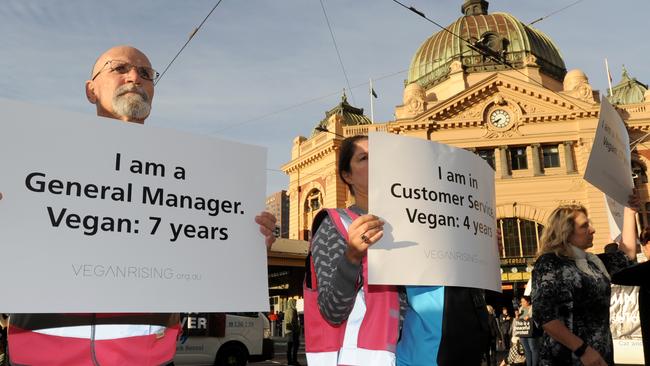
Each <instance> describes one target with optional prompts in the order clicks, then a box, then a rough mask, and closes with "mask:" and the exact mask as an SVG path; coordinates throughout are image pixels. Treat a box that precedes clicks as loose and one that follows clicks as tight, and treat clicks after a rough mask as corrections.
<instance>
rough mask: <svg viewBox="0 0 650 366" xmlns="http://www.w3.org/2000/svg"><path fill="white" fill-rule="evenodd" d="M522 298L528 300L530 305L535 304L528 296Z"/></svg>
mask: <svg viewBox="0 0 650 366" xmlns="http://www.w3.org/2000/svg"><path fill="white" fill-rule="evenodd" d="M522 298H523V299H524V300H526V302H527V303H528V305H530V304H532V303H533V302H532V301H531V299H530V296H528V295H524V296H522Z"/></svg>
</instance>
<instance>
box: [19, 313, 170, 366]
mask: <svg viewBox="0 0 650 366" xmlns="http://www.w3.org/2000/svg"><path fill="white" fill-rule="evenodd" d="M30 316H32V317H33V319H30V318H29V317H30ZM165 316H167V317H169V318H170V319H172V317H173V316H170V314H30V315H23V314H15V316H14V315H12V316H11V317H10V320H9V321H10V324H9V331H8V333H9V334H8V340H9V357H10V362H11V364H12V365H15V366H22V365H39V366H40V365H44V366H94V365H96V364H95V362H94V360H96V361H97V363H98V364H99V365H124V366H159V365H166V364H168V363H170V362H172V361H173V359H174V354H175V353H176V339H177V338H178V334H179V331H180V324H178V325H171V324H166V325H162V323H165V321H164V319H163V318H164V317H165ZM12 317H13V318H18V319H16V320H18V322H17V324H12V323H11V322H12ZM21 317H24V318H25V319H24V320H23V319H21ZM152 318H160V321H158V323H161V324H158V325H153V324H149V323H148V322H151V321H152ZM62 320H63V322H62V323H60V324H57V323H58V322H61V321H62ZM113 322H114V323H113ZM58 325H60V326H58Z"/></svg>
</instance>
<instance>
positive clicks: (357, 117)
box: [311, 93, 372, 137]
mask: <svg viewBox="0 0 650 366" xmlns="http://www.w3.org/2000/svg"><path fill="white" fill-rule="evenodd" d="M332 115H339V116H341V124H342V125H343V126H357V125H370V124H372V121H370V118H368V117H366V116H365V115H364V114H363V108H356V107H353V106H351V105H350V104H349V103H348V97H347V96H346V95H345V93H343V96H342V97H341V103H339V104H338V105H336V107H334V108H332V109H330V110H329V111H327V112H325V118H324V119H323V120H322V121H320V122H319V123H318V125H316V127H315V128H314V131H312V134H311V136H312V137H314V136H315V135H316V134H318V133H319V132H322V131H323V130H327V124H328V121H329V119H330V117H331V116H332Z"/></svg>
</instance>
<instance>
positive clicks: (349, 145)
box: [338, 135, 368, 196]
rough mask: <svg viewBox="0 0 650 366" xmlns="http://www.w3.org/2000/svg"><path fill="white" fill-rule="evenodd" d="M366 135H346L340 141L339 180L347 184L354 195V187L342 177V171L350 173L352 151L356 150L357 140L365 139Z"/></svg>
mask: <svg viewBox="0 0 650 366" xmlns="http://www.w3.org/2000/svg"><path fill="white" fill-rule="evenodd" d="M367 138H368V136H364V135H355V136H352V137H348V138H346V139H344V140H343V142H341V155H339V167H338V172H339V177H340V178H341V180H342V181H343V182H344V183H345V184H346V185H347V186H348V188H349V189H350V193H352V195H353V196H354V188H352V186H351V185H350V184H348V182H346V181H345V179H344V178H343V173H344V172H345V173H350V162H351V161H352V157H353V156H354V152H355V151H356V150H357V141H359V140H365V139H367Z"/></svg>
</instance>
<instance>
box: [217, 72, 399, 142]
mask: <svg viewBox="0 0 650 366" xmlns="http://www.w3.org/2000/svg"><path fill="white" fill-rule="evenodd" d="M407 71H408V69H406V70H401V71H397V72H393V73H390V74H387V75H383V76H380V77H378V78H375V79H373V80H374V81H377V80H383V79H387V78H390V77H393V76H396V75H399V74H403V73H405V72H407ZM366 85H369V82H367V81H366V82H364V83H360V84H356V85H353V86H352V87H351V89H356V88H360V87H362V86H366ZM339 93H341V91H340V90H339V91H335V92H331V93H329V94H326V95H322V96H320V97H315V98H311V99H308V100H305V101H303V102H300V103H297V104H293V105H290V106H288V107H285V108H282V109H278V110H276V111H273V112H269V113H266V114H263V115H261V116H257V117H253V118H251V119H247V120H244V121H241V122H237V123H233V124H231V125H228V126H225V127H223V128H221V129H218V130H216V131H214V132H212V133H210V134H211V135H212V134H217V133H220V132H223V131H225V130H229V129H231V128H235V127H239V126H242V125H245V124H249V123H252V122H256V121H259V120H261V119H264V118H266V117H270V116H273V115H276V114H280V113H282V112H286V111H290V110H292V109H295V108H298V107H302V106H303V105H306V104H309V103H313V102H317V101H319V100H323V99H325V98H329V97H331V96H333V95H337V94H339ZM355 104H356V103H355Z"/></svg>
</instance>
